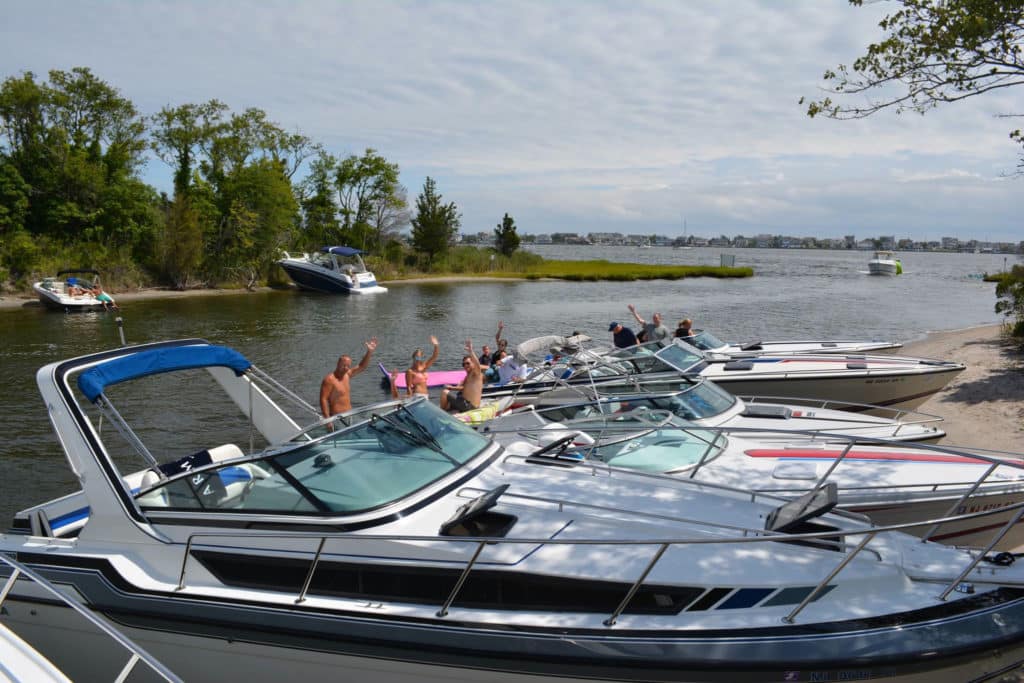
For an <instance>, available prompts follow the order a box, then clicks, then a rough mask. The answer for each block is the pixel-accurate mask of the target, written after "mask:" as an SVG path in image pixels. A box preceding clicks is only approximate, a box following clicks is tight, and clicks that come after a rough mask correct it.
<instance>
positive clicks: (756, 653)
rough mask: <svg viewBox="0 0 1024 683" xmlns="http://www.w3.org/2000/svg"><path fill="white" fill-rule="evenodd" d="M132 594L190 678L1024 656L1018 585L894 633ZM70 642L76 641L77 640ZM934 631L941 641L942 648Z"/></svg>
mask: <svg viewBox="0 0 1024 683" xmlns="http://www.w3.org/2000/svg"><path fill="white" fill-rule="evenodd" d="M72 583H74V584H75V586H76V588H78V589H79V590H80V591H82V590H83V589H85V588H86V584H88V583H90V581H89V580H88V579H87V575H83V574H79V576H78V578H77V579H74V580H73V581H72ZM108 589H109V588H108ZM88 592H93V593H94V592H95V591H94V590H88ZM124 597H125V596H122V600H121V602H122V604H121V606H120V607H118V608H108V609H102V608H101V609H99V610H98V611H100V612H101V613H103V614H104V616H106V617H107V618H108V619H110V620H111V621H113V622H115V623H116V624H117V625H118V626H119V628H120V629H121V630H122V631H123V632H124V633H125V634H126V635H127V636H129V637H130V638H131V639H132V640H133V641H135V642H136V643H138V644H139V645H141V646H143V647H144V648H145V649H146V650H147V651H149V652H150V653H151V654H152V655H154V656H155V657H157V658H158V659H159V660H161V661H162V662H164V663H165V664H166V665H167V666H168V668H170V669H171V670H172V671H174V672H175V673H176V674H177V675H178V676H180V677H181V678H182V679H183V680H187V681H190V680H223V681H245V683H261V682H263V681H267V682H271V681H281V680H296V679H303V678H306V679H310V680H321V679H322V680H336V679H337V676H338V672H339V671H345V672H346V673H347V674H349V675H351V677H352V678H351V679H352V680H359V681H368V682H371V683H376V682H378V681H379V682H380V683H390V682H398V683H424V682H427V681H437V682H438V683H442V682H444V683H450V682H451V681H494V682H497V683H541V682H542V681H544V680H550V679H551V677H556V678H557V679H558V680H560V681H566V682H570V681H608V680H616V681H645V682H652V681H657V682H665V683H669V682H671V683H725V682H736V683H763V681H784V680H798V681H810V680H818V681H841V680H888V681H908V682H909V681H914V682H917V681H920V682H925V681H927V682H929V683H932V682H936V681H940V682H941V681H950V682H952V681H957V682H958V683H959V682H961V681H965V680H978V679H980V677H983V676H985V675H991V674H993V673H995V672H1000V671H1009V670H1012V669H1013V668H1014V667H1017V666H1020V664H1021V663H1022V662H1024V642H1020V641H1019V640H1017V641H1014V640H1013V639H1010V638H1000V637H999V636H998V633H999V632H1000V631H1001V630H1005V631H1006V632H1009V631H1010V629H1011V628H1012V627H1017V626H1019V624H1020V623H1021V622H1024V598H1022V597H1019V596H1018V597H1016V598H1014V599H1011V600H1009V601H1008V602H1006V603H1004V604H1002V605H996V606H995V607H994V608H993V610H992V613H989V614H984V613H983V614H977V615H975V614H972V615H968V616H965V615H962V614H960V615H955V614H952V613H951V614H950V615H948V616H946V617H943V616H941V615H936V616H937V618H936V619H934V620H931V621H929V622H928V623H921V624H910V625H905V626H904V627H903V628H902V629H901V630H902V636H901V638H896V639H894V638H893V637H892V630H891V627H890V628H871V627H870V624H867V623H860V622H853V623H844V624H839V625H837V626H838V628H829V629H824V630H823V631H818V630H816V629H810V630H808V629H805V628H800V627H787V626H784V625H783V626H780V628H779V629H777V631H778V633H771V631H774V630H776V629H759V630H758V629H750V630H748V631H745V632H742V633H729V634H728V635H729V637H723V635H725V634H723V633H721V632H717V631H707V632H702V631H696V632H686V633H678V634H674V635H673V634H666V633H664V632H662V631H645V632H634V633H631V632H628V631H626V632H623V631H621V630H618V631H617V630H616V629H615V628H614V627H611V628H606V629H604V630H602V631H595V630H591V631H589V632H577V631H575V630H573V629H550V630H548V629H541V630H537V631H532V632H531V631H524V630H519V629H515V628H512V629H511V630H509V629H506V628H474V627H473V626H472V625H469V624H467V623H466V622H464V621H460V620H457V619H456V620H453V621H451V622H450V623H423V622H422V621H421V622H419V623H417V622H415V621H413V620H409V621H403V620H402V619H400V618H397V619H394V620H387V619H379V618H377V619H375V618H373V617H365V616H364V617H360V616H358V615H353V614H349V615H339V614H337V613H331V612H324V611H318V610H310V609H302V608H301V607H300V606H296V607H295V608H294V609H286V610H284V609H282V610H263V609H260V607H259V606H257V605H252V604H249V605H246V604H234V605H232V604H228V603H221V602H219V601H217V600H215V599H209V598H207V599H188V598H185V599H180V598H174V597H169V596H156V595H154V596H151V597H150V598H149V599H148V600H145V601H144V603H145V604H139V605H135V606H129V605H128V604H126V603H124V601H123V598H124ZM161 602H163V603H166V604H165V605H161V604H160V603H161ZM174 603H181V604H174ZM5 606H6V607H8V608H9V609H8V610H7V613H6V614H4V615H3V616H2V617H0V622H3V623H7V624H9V625H10V626H11V628H12V629H14V630H17V631H18V632H19V633H21V634H22V637H23V638H24V639H25V640H26V641H27V642H29V643H30V644H32V645H34V646H35V647H38V648H44V647H46V648H49V647H54V646H55V647H56V650H57V651H58V652H62V653H63V654H61V655H58V656H57V657H55V658H54V663H55V664H57V665H58V666H60V667H61V668H62V670H63V671H64V672H65V673H66V674H67V675H68V676H69V677H70V678H71V679H72V680H113V678H114V677H115V676H116V670H114V671H112V669H111V665H110V662H111V661H117V659H116V657H113V658H112V655H116V648H117V646H116V645H110V644H109V643H106V642H102V641H101V640H99V639H97V638H93V637H92V634H90V632H88V630H87V629H85V628H78V627H77V625H76V623H75V620H74V619H73V618H72V616H73V615H72V613H71V610H70V609H68V608H64V607H58V606H55V605H52V604H47V603H46V602H38V601H32V600H23V599H22V598H20V597H19V596H18V595H17V594H16V593H15V594H13V595H12V596H11V597H10V598H9V599H8V601H7V602H5ZM93 607H94V609H95V607H96V606H95V605H93ZM382 607H383V606H382ZM275 611H276V612H277V613H276V614H275V613H274V612H275ZM385 612H387V610H386V608H385ZM932 639H934V640H932ZM71 642H73V643H75V647H74V648H69V647H68V643H71ZM937 642H941V643H943V648H941V649H940V650H939V651H936V648H935V643H937ZM860 653H868V654H860ZM112 674H113V675H112ZM794 675H796V676H798V677H796V678H794V677H793V676H794ZM312 677H320V678H316V679H314V678H312Z"/></svg>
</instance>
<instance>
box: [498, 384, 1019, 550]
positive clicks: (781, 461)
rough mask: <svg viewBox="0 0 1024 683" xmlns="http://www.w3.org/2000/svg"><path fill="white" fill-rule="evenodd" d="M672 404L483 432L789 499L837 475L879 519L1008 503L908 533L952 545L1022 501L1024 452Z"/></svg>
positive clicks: (560, 411)
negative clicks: (683, 414) (735, 421)
mask: <svg viewBox="0 0 1024 683" xmlns="http://www.w3.org/2000/svg"><path fill="white" fill-rule="evenodd" d="M675 408H676V406H675V405H673V404H672V403H671V400H670V399H666V397H654V396H643V395H640V396H623V397H614V398H608V399H602V400H601V401H595V402H591V403H590V404H579V405H575V406H559V407H557V408H548V409H542V410H536V409H534V410H528V411H522V412H518V413H513V414H509V415H506V416H503V417H499V418H497V419H495V420H493V421H491V422H490V423H488V425H487V426H486V427H485V428H484V429H485V430H486V433H488V434H491V435H493V436H494V437H495V439H496V440H498V441H499V442H500V443H503V444H505V445H507V446H508V447H509V449H510V450H513V451H514V452H529V451H531V449H537V448H541V447H548V448H549V449H551V446H552V444H553V443H554V442H556V441H557V442H560V443H561V446H559V447H558V448H556V449H554V450H552V451H551V454H552V455H553V456H554V455H557V457H559V458H560V464H564V463H566V462H567V463H569V464H570V465H576V464H580V463H581V461H582V460H584V459H585V460H586V462H588V463H590V462H593V461H598V462H599V463H605V464H607V465H609V466H612V467H622V468H626V469H635V470H640V471H643V472H663V473H666V474H671V475H673V476H677V477H684V478H687V479H693V480H699V481H705V482H712V483H715V484H718V485H723V486H730V487H737V488H740V487H742V488H749V489H752V490H754V491H758V492H762V493H773V494H777V495H785V496H792V497H796V496H801V495H804V494H806V493H807V492H808V491H810V490H814V489H817V488H820V487H821V486H822V485H824V484H825V483H826V481H827V482H833V483H835V484H836V486H837V487H838V492H837V493H838V500H839V505H840V506H842V507H843V508H845V509H847V510H851V511H853V512H858V513H862V514H865V515H868V516H870V517H871V519H872V520H873V521H874V522H876V523H878V524H903V523H909V522H913V521H915V520H921V519H926V518H929V517H942V516H945V515H949V514H953V513H954V512H956V513H957V514H960V513H963V512H965V511H976V510H982V509H985V510H996V509H999V508H1004V507H1005V508H1007V511H1006V512H1005V513H1003V514H1000V515H994V516H992V517H991V518H986V519H984V520H972V521H970V522H951V523H947V524H944V525H938V526H936V527H929V528H923V527H919V528H917V529H916V530H915V531H914V533H918V534H921V535H927V537H928V538H929V539H930V540H934V541H939V542H943V543H949V544H953V545H960V546H964V545H975V546H976V545H981V546H985V544H987V543H988V542H989V541H990V540H991V538H992V529H993V528H996V527H1000V526H1003V525H1006V524H1007V523H1008V522H1010V521H1011V519H1012V518H1013V517H1014V516H1015V514H1016V511H1015V510H1014V509H1013V506H1015V505H1020V504H1024V469H1022V463H1024V455H1021V454H1019V453H998V454H997V453H993V452H988V451H980V450H968V449H964V448H957V449H955V450H948V449H939V448H934V447H928V446H922V445H920V444H906V443H903V442H895V441H892V440H885V439H871V438H868V437H865V436H864V434H863V433H856V432H854V433H851V434H838V433H827V432H820V431H817V430H815V431H807V432H798V431H792V430H785V429H780V430H777V431H776V430H771V429H770V427H765V426H763V425H757V426H749V427H736V426H731V427H730V426H726V427H715V428H702V427H699V426H696V425H695V424H694V423H693V422H690V421H687V420H683V419H680V418H679V416H678V413H677V412H676V411H675ZM524 440H525V444H524V443H523V441H524ZM1021 545H1024V524H1013V525H1012V526H1011V528H1010V529H1009V531H1008V533H1007V534H1006V535H1005V536H1004V537H1003V538H1002V539H1001V540H1000V541H999V543H998V545H997V546H996V547H997V548H998V549H1001V550H1012V549H1015V548H1017V547H1019V546H1021Z"/></svg>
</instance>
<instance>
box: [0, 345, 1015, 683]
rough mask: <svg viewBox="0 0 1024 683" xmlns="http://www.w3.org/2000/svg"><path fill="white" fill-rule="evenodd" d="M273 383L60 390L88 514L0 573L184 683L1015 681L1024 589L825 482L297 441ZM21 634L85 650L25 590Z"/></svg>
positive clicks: (43, 383) (465, 441)
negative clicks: (723, 478) (39, 579)
mask: <svg viewBox="0 0 1024 683" xmlns="http://www.w3.org/2000/svg"><path fill="white" fill-rule="evenodd" d="M207 374H209V375H210V376H207ZM168 375H174V376H176V377H177V378H176V379H174V378H172V377H168ZM182 375H183V376H182ZM164 378H167V380H166V381H168V382H170V383H171V384H173V385H174V386H175V389H176V391H175V394H176V396H175V398H176V400H177V401H179V402H180V407H179V408H178V409H179V410H185V409H187V408H188V407H189V404H188V403H187V402H186V399H187V395H188V394H189V392H203V393H202V395H203V396H208V395H209V393H210V390H211V389H217V388H218V387H219V388H221V389H223V390H224V391H225V392H226V393H227V395H228V397H230V399H231V401H230V402H233V403H234V404H235V405H237V407H238V408H240V409H241V412H242V415H241V416H239V419H238V422H237V423H231V424H228V423H226V422H224V423H221V422H219V421H213V419H212V416H209V417H210V421H208V422H205V423H204V424H205V425H206V428H205V429H203V430H180V429H178V430H175V429H173V428H172V429H170V430H168V429H165V428H162V427H166V426H167V425H172V426H173V425H174V424H175V415H174V414H170V413H173V411H170V412H169V411H161V412H160V413H159V414H158V417H156V416H155V414H154V410H153V400H152V397H153V396H154V392H153V391H151V388H152V386H153V385H152V382H155V381H157V380H163V379H164ZM265 380H268V378H266V377H265V376H264V375H263V374H262V373H261V372H260V371H258V370H257V369H256V368H255V367H253V366H252V364H251V363H250V362H249V361H248V360H247V359H245V358H244V357H243V356H241V355H240V354H238V353H237V352H235V351H233V350H231V349H227V348H225V347H218V346H214V345H210V344H208V343H206V342H203V341H202V340H183V341H177V342H165V343H158V344H148V345H143V346H138V347H133V348H121V349H116V350H111V351H107V352H103V353H97V354H92V355H88V356H83V357H80V358H76V359H71V360H67V361H63V362H57V363H52V364H50V365H47V366H45V367H43V368H42V369H41V370H40V371H39V372H38V373H37V383H38V385H39V388H40V391H41V393H42V397H43V401H44V403H45V405H46V406H47V411H48V416H49V418H50V420H51V422H52V424H53V427H54V429H55V431H56V433H57V437H58V438H57V442H58V443H59V444H60V445H61V447H62V448H63V449H64V451H65V454H66V456H67V459H68V462H69V465H70V466H71V469H72V472H73V473H74V475H75V476H76V477H77V479H78V483H79V485H80V486H81V490H80V491H78V492H75V493H72V494H69V495H67V496H63V497H61V498H58V499H56V500H52V501H49V502H43V503H41V504H39V505H37V506H34V507H32V508H29V509H27V510H23V511H22V512H19V513H18V514H17V515H16V517H15V520H14V525H13V528H12V530H11V532H10V533H7V534H4V535H2V536H0V553H5V554H8V555H11V554H15V555H16V556H17V559H18V561H20V562H22V563H24V564H25V565H26V566H28V567H30V568H31V569H32V570H33V571H35V572H37V573H39V574H41V575H43V576H44V577H46V578H47V579H49V580H51V581H54V582H58V583H60V584H62V585H64V586H67V587H68V588H69V589H71V590H74V591H75V592H76V593H77V594H78V595H79V596H81V599H82V600H83V601H84V602H85V603H86V604H87V605H88V607H89V608H90V609H91V610H93V611H94V612H97V613H101V614H109V615H111V616H113V617H115V618H116V619H117V621H118V623H119V624H120V625H121V627H122V628H123V629H124V630H125V632H126V633H127V634H128V635H129V636H130V637H131V638H133V639H134V640H135V641H136V642H138V643H140V644H142V645H144V646H145V647H146V648H147V650H148V651H150V652H151V653H153V654H154V655H155V656H157V657H159V658H160V659H161V660H162V661H163V662H164V663H165V664H167V665H168V666H169V667H170V668H172V669H173V670H175V671H176V673H178V675H180V676H182V678H184V679H185V680H235V681H238V680H244V681H246V682H247V683H259V682H262V681H280V680H294V679H302V678H308V679H310V680H315V679H314V677H324V678H325V679H327V678H331V679H333V678H335V677H337V676H338V672H339V671H348V672H358V673H357V674H356V673H354V675H358V677H359V678H360V680H365V681H381V682H383V681H397V682H399V683H403V682H410V683H412V682H415V683H422V681H429V680H490V681H500V682H503V683H518V682H520V681H521V682H523V683H526V682H529V681H537V680H540V679H541V678H544V679H552V678H558V679H559V680H565V681H570V680H572V681H608V680H619V681H659V682H676V683H682V682H692V683H711V682H712V681H714V682H719V683H721V682H723V681H736V682H739V683H752V682H754V681H766V680H779V681H782V680H787V679H789V680H792V679H794V678H795V679H796V680H809V678H808V675H809V672H813V674H814V676H815V679H821V680H842V679H843V678H842V677H846V678H849V677H850V676H851V675H855V676H856V677H857V678H858V679H871V680H875V679H884V680H896V681H922V682H923V681H937V680H951V681H952V680H956V681H964V680H980V679H983V678H987V677H992V676H995V675H997V674H999V673H1002V672H1007V671H1010V670H1012V669H1014V668H1016V667H1018V666H1020V665H1021V663H1022V662H1024V563H1022V565H1014V564H1010V563H1007V562H1006V561H1004V560H1002V559H1000V557H997V556H992V555H990V554H989V553H986V552H980V551H977V550H966V549H957V548H952V547H949V546H945V545H942V544H938V543H933V542H923V541H922V540H921V539H920V538H917V537H914V536H911V535H909V534H905V533H903V531H902V530H900V529H894V528H887V527H880V526H877V525H874V524H872V523H870V522H869V521H868V520H867V519H866V518H864V517H863V516H860V515H853V514H850V513H848V512H843V511H838V510H834V509H833V508H834V506H835V504H836V502H837V488H836V486H835V484H833V483H830V484H826V485H825V486H822V487H821V488H820V489H817V490H814V491H813V492H811V493H810V495H808V496H806V497H805V498H802V499H797V500H792V501H791V500H787V499H785V498H781V497H777V496H774V495H771V494H765V493H752V492H750V491H748V490H741V489H733V488H729V487H723V486H716V485H713V484H711V483H708V482H702V481H694V480H689V479H681V478H678V477H671V476H664V475H660V474H648V473H644V472H637V471H629V470H625V469H621V468H614V467H607V466H602V467H601V468H599V469H595V467H594V466H590V465H588V466H585V467H578V466H570V467H564V466H560V464H559V463H557V462H554V461H555V460H556V459H553V458H546V457H544V455H545V454H544V453H542V452H536V451H533V450H529V449H524V451H523V452H524V453H525V455H524V454H517V453H516V452H515V451H510V450H506V449H504V448H503V447H502V446H501V445H500V444H498V443H496V442H495V441H493V440H491V439H489V438H486V437H484V436H483V435H481V434H479V433H477V432H475V431H473V430H472V429H470V428H469V427H468V426H466V425H464V424H462V423H461V422H459V421H458V420H456V419H454V418H452V417H451V416H450V415H447V414H445V413H443V412H441V411H440V410H439V409H438V408H437V407H435V406H432V405H431V404H430V403H429V402H428V401H426V400H425V399H424V398H422V397H415V398H412V399H408V400H406V401H392V402H388V403H382V404H378V405H374V406H368V407H362V408H357V409H354V410H352V411H349V412H347V413H343V414H341V415H337V416H334V417H333V418H330V419H328V420H321V421H319V422H316V423H314V424H312V425H311V426H309V427H307V428H305V429H299V428H297V427H296V425H295V422H294V420H293V419H292V418H291V417H290V416H289V415H288V413H287V412H286V411H285V410H284V409H283V408H282V407H281V406H279V405H278V404H277V403H276V402H275V401H274V400H272V399H271V395H274V396H277V395H280V394H282V392H284V395H285V396H286V397H289V398H291V399H292V400H293V401H295V400H298V401H301V399H298V397H297V396H295V395H294V394H291V393H289V392H286V390H284V389H283V387H281V386H280V385H279V384H277V383H276V382H271V381H265ZM139 383H141V385H142V386H141V387H140V386H138V385H139ZM208 400H209V399H207V402H204V416H208V414H209V411H207V410H205V406H206V405H208ZM175 405H178V404H177V403H176V404H175ZM306 408H307V409H308V408H313V407H312V406H307V407H306ZM314 410H315V408H314ZM133 416H138V417H139V418H141V419H142V420H145V421H147V422H149V423H153V422H157V423H158V424H156V425H155V427H156V428H155V429H147V428H146V425H145V424H142V425H138V424H131V423H134V419H133ZM154 418H156V419H154ZM129 421H131V423H130V422H129ZM225 439H231V442H229V443H224V440H225ZM197 443H198V444H199V445H202V444H205V446H203V448H202V450H201V451H199V452H194V450H193V449H194V448H195V446H196V445H197ZM239 443H240V444H245V450H243V447H241V446H239V445H237V444H239ZM538 450H541V449H538ZM133 454H137V455H138V456H141V463H140V465H141V469H137V470H134V471H132V469H131V468H133V467H134V465H132V464H131V462H132V459H131V456H132V455H133ZM1008 509H1014V510H1015V511H1016V513H1017V517H1020V516H1021V515H1022V514H1024V512H1022V511H1024V507H1021V506H1017V507H1016V508H1013V507H1012V506H1011V508H1008ZM1006 511H1007V510H1006V509H1004V510H1001V511H1000V512H1001V513H1002V512H1006ZM989 516H991V513H976V514H973V515H960V516H958V517H956V518H954V519H955V520H957V521H967V520H981V519H984V518H986V517H989ZM936 522H945V520H918V521H917V523H918V524H921V525H927V524H932V523H936ZM1005 530H1006V527H1004V528H1003V529H1001V530H1000V531H1005ZM998 539H999V536H998V534H996V533H994V534H993V542H996V541H998ZM4 608H5V609H4V610H3V611H2V613H0V623H3V624H4V625H8V626H10V627H12V628H13V627H16V626H22V625H30V626H35V627H36V628H37V629H38V631H39V633H40V634H41V636H42V637H45V638H48V639H49V640H50V641H51V642H55V643H56V644H59V645H66V643H67V642H69V641H74V642H79V643H82V642H86V641H84V640H83V639H82V637H81V635H80V633H79V632H78V631H77V630H76V629H75V627H74V626H73V625H72V624H70V623H69V622H68V620H66V618H65V617H66V614H67V611H68V610H67V608H66V607H64V606H62V605H60V604H54V603H52V602H51V601H50V600H47V599H45V598H40V596H39V595H38V594H37V593H34V592H32V591H29V590H26V589H25V587H23V586H22V585H21V582H17V583H16V584H15V585H14V586H13V588H12V589H11V591H10V593H9V595H8V596H7V599H6V602H5V603H4ZM101 654H102V648H101V647H98V646H95V645H94V644H93V643H92V642H91V641H89V647H88V648H79V655H78V657H77V658H76V662H75V664H76V668H75V669H74V670H73V671H68V675H69V676H70V677H72V678H73V679H75V680H100V676H99V673H98V671H97V670H96V669H95V668H93V666H92V663H93V662H94V661H95V658H96V657H98V656H99V655H101Z"/></svg>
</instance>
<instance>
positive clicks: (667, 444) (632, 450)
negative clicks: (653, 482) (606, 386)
mask: <svg viewBox="0 0 1024 683" xmlns="http://www.w3.org/2000/svg"><path fill="white" fill-rule="evenodd" d="M620 426H624V425H620ZM637 427H638V429H642V427H643V425H642V424H641V423H637ZM726 443H727V442H726V439H725V437H724V436H721V435H720V434H716V433H715V432H710V431H704V430H701V429H679V428H667V429H654V430H649V431H646V432H641V433H640V434H638V435H636V436H633V437H630V438H625V439H621V440H612V439H609V440H607V441H604V442H603V443H602V442H598V444H596V445H595V446H592V447H591V448H589V449H588V450H587V457H591V458H595V459H597V460H601V461H602V462H605V463H607V464H608V465H611V466H613V467H624V468H627V469H632V470H640V471H641V472H654V473H657V472H675V471H678V470H681V469H685V468H688V467H692V466H694V465H696V464H697V463H699V462H700V461H701V459H704V461H705V462H707V461H709V460H712V459H713V458H717V457H718V456H719V455H720V454H721V453H722V451H723V450H725V445H726Z"/></svg>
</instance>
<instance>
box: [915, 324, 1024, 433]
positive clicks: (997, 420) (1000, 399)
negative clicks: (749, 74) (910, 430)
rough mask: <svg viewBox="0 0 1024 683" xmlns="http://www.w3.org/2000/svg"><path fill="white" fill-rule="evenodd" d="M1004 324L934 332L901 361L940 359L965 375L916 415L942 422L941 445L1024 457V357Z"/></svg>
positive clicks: (920, 409)
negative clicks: (1005, 332) (955, 363)
mask: <svg viewBox="0 0 1024 683" xmlns="http://www.w3.org/2000/svg"><path fill="white" fill-rule="evenodd" d="M1002 329H1003V326H1002V325H1001V324H994V325H983V326H980V327H971V328H966V329H959V330H947V331H942V332H931V333H929V334H928V335H927V336H926V337H924V338H922V339H917V340H914V341H912V342H908V343H906V344H904V346H903V348H902V349H900V350H899V352H898V353H899V354H900V355H905V356H919V357H924V358H941V359H944V360H954V361H958V362H960V363H963V364H964V365H966V366H967V369H966V370H964V371H963V372H961V373H960V374H959V375H957V376H956V377H955V378H954V379H953V381H952V382H950V383H949V384H948V385H946V387H945V388H944V389H943V390H942V391H940V392H938V393H936V394H935V395H934V396H932V397H931V398H930V399H928V400H927V401H925V402H924V403H923V404H922V405H921V406H920V407H918V408H917V409H916V410H917V411H918V412H922V413H929V414H932V415H937V416H939V417H941V418H943V421H942V422H941V423H940V425H939V426H940V427H941V428H942V429H944V430H945V431H946V438H944V439H943V440H942V441H940V442H939V445H940V446H942V445H946V444H950V445H954V444H955V445H958V446H970V447H974V448H984V449H990V450H996V451H1008V452H1011V453H1024V355H1022V354H1021V352H1020V351H1019V350H1018V349H1017V347H1016V346H1015V345H1014V344H1012V343H1011V342H1008V341H1006V340H1004V339H1003V337H1002Z"/></svg>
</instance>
